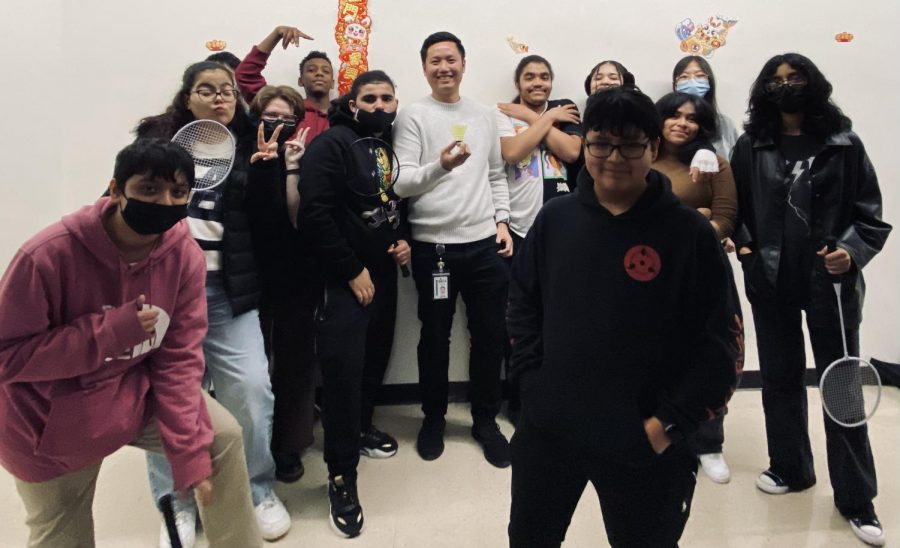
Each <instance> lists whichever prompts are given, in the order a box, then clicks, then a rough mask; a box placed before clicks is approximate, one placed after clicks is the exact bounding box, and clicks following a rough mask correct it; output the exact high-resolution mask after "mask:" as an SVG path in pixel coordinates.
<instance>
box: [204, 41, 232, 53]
mask: <svg viewBox="0 0 900 548" xmlns="http://www.w3.org/2000/svg"><path fill="white" fill-rule="evenodd" d="M227 45H228V44H227V43H226V42H225V40H210V41H209V42H207V43H206V49H208V50H209V51H222V50H224V49H225V46H227Z"/></svg>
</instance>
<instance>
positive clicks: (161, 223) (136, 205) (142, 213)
mask: <svg viewBox="0 0 900 548" xmlns="http://www.w3.org/2000/svg"><path fill="white" fill-rule="evenodd" d="M125 199H126V200H128V202H127V203H126V204H125V207H124V208H123V209H122V219H124V220H125V224H127V225H128V226H129V228H131V230H133V231H135V232H137V233H138V234H142V235H144V236H149V235H151V234H162V233H163V232H165V231H167V230H169V229H170V228H172V227H173V226H175V225H176V224H177V223H178V221H180V220H182V219H184V218H185V217H187V204H184V205H163V204H154V203H152V202H143V201H141V200H136V199H134V198H128V197H127V196H126V197H125Z"/></svg>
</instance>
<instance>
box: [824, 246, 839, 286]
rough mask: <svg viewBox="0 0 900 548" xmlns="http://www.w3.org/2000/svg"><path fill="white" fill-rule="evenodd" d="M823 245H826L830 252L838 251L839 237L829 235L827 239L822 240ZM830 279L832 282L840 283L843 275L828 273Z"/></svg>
mask: <svg viewBox="0 0 900 548" xmlns="http://www.w3.org/2000/svg"><path fill="white" fill-rule="evenodd" d="M822 245H824V246H825V249H826V250H827V251H828V253H832V252H834V251H837V238H835V237H834V236H827V237H826V238H825V239H823V240H822ZM823 261H824V259H823ZM828 279H830V280H831V282H832V283H840V281H841V275H840V274H828Z"/></svg>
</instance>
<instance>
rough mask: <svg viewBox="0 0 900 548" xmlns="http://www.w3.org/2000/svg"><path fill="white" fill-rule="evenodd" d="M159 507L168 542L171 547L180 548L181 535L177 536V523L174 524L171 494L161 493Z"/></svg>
mask: <svg viewBox="0 0 900 548" xmlns="http://www.w3.org/2000/svg"><path fill="white" fill-rule="evenodd" d="M159 508H160V510H162V514H163V521H164V522H165V524H166V532H168V534H169V542H171V543H172V548H182V545H181V537H179V536H178V525H176V524H175V508H174V506H173V505H172V495H171V494H167V495H163V496H162V497H161V498H160V499H159Z"/></svg>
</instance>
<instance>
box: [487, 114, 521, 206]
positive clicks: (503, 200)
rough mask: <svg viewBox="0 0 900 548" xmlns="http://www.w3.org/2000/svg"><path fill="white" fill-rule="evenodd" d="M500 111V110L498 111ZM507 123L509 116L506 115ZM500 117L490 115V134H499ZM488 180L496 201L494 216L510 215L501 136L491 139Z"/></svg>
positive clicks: (493, 198) (492, 197) (492, 196)
mask: <svg viewBox="0 0 900 548" xmlns="http://www.w3.org/2000/svg"><path fill="white" fill-rule="evenodd" d="M498 112H499V111H498ZM504 118H506V120H507V123H509V124H510V127H512V123H510V122H509V117H508V116H504ZM498 121H499V120H498V118H497V117H496V116H490V117H488V122H489V123H490V124H491V127H492V129H493V131H492V132H490V133H489V134H490V135H499V129H498V128H497V122H498ZM514 134H515V132H514ZM488 180H489V181H490V182H491V199H492V200H493V202H494V218H496V217H497V216H498V215H502V216H504V217H505V216H508V215H509V181H508V180H507V178H506V163H504V162H503V155H502V154H501V152H500V137H499V136H498V137H494V138H493V139H491V151H490V156H489V157H488Z"/></svg>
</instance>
